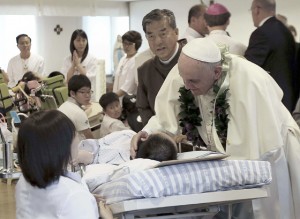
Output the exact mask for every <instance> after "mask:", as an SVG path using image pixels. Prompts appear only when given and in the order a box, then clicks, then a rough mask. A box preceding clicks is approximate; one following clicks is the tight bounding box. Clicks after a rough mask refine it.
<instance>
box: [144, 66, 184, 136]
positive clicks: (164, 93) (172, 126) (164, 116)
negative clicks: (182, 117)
mask: <svg viewBox="0 0 300 219" xmlns="http://www.w3.org/2000/svg"><path fill="white" fill-rule="evenodd" d="M182 86H184V83H183V81H182V79H181V77H180V75H179V71H178V67H177V64H176V65H175V66H174V67H173V68H172V70H171V71H170V73H169V74H168V76H167V78H166V80H165V81H164V83H163V85H162V87H161V88H160V90H159V92H158V94H157V96H156V99H155V113H156V115H154V116H152V117H151V118H150V120H149V121H148V123H147V125H146V126H145V127H144V130H147V132H149V131H150V132H155V131H167V132H170V133H173V134H177V133H178V132H179V122H178V114H179V112H180V103H179V101H178V98H179V92H178V91H179V88H180V87H182Z"/></svg>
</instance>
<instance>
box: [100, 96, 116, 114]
mask: <svg viewBox="0 0 300 219" xmlns="http://www.w3.org/2000/svg"><path fill="white" fill-rule="evenodd" d="M115 101H118V102H119V101H120V100H119V96H118V95H117V94H116V93H114V92H108V93H105V94H103V95H102V96H101V97H100V99H99V104H100V106H101V107H102V109H103V110H104V111H105V110H106V107H107V105H109V104H111V103H113V102H115Z"/></svg>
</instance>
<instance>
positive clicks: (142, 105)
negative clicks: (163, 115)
mask: <svg viewBox="0 0 300 219" xmlns="http://www.w3.org/2000/svg"><path fill="white" fill-rule="evenodd" d="M142 25H143V30H144V32H145V35H146V38H147V40H148V44H149V47H150V49H151V51H152V53H153V54H154V55H155V56H154V57H153V58H151V59H149V60H148V61H146V62H145V63H144V64H143V65H142V66H140V67H139V68H138V89H137V102H136V106H137V108H138V110H139V113H140V116H141V118H142V123H143V125H146V124H147V122H148V120H149V119H150V118H151V116H153V115H155V111H154V101H155V97H156V95H157V93H158V91H159V89H160V87H161V85H162V84H163V82H164V80H165V78H166V77H167V75H168V73H169V72H170V70H171V69H172V68H173V67H174V66H175V65H176V64H177V61H178V58H179V54H180V52H181V45H179V43H178V42H177V41H178V28H177V27H176V21H175V16H174V13H173V12H172V11H170V10H167V9H162V10H160V9H155V10H152V11H151V12H150V13H148V14H147V15H146V16H145V17H144V18H143V21H142Z"/></svg>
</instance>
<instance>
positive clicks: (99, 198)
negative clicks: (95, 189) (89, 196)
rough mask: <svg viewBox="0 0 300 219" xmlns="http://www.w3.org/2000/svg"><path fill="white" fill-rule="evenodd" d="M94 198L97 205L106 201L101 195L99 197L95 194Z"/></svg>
mask: <svg viewBox="0 0 300 219" xmlns="http://www.w3.org/2000/svg"><path fill="white" fill-rule="evenodd" d="M93 196H94V197H95V199H96V201H97V203H100V202H103V203H105V199H104V198H103V197H102V196H101V195H98V194H94V193H93Z"/></svg>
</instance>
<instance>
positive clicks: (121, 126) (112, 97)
mask: <svg viewBox="0 0 300 219" xmlns="http://www.w3.org/2000/svg"><path fill="white" fill-rule="evenodd" d="M99 104H100V105H101V107H102V109H103V112H104V117H103V120H102V123H101V127H100V137H104V136H106V135H108V134H110V133H112V132H114V131H121V130H128V129H130V127H129V126H128V124H126V122H125V123H124V122H122V121H121V119H120V118H121V115H122V106H121V104H120V99H119V96H118V95H117V94H116V93H114V92H108V93H105V94H103V95H102V96H101V97H100V99H99Z"/></svg>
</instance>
